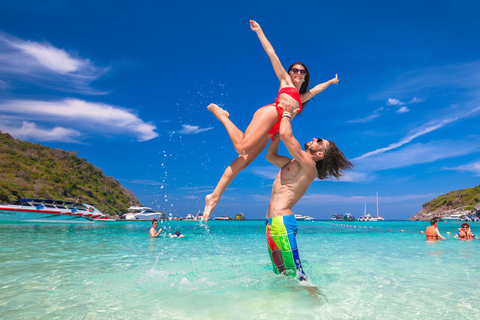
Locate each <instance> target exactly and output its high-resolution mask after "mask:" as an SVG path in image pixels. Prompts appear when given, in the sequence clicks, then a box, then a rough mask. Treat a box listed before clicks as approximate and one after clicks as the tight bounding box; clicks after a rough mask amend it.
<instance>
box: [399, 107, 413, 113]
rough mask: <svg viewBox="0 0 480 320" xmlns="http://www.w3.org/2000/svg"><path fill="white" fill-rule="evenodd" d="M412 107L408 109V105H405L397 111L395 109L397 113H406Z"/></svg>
mask: <svg viewBox="0 0 480 320" xmlns="http://www.w3.org/2000/svg"><path fill="white" fill-rule="evenodd" d="M409 111H410V109H408V108H407V107H405V106H403V107H401V108H399V109H398V110H397V111H395V112H396V113H405V112H409Z"/></svg>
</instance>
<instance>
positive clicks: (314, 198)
mask: <svg viewBox="0 0 480 320" xmlns="http://www.w3.org/2000/svg"><path fill="white" fill-rule="evenodd" d="M435 196H437V194H434V193H428V194H405V195H398V196H386V197H382V196H379V197H378V201H379V202H381V203H382V204H385V203H401V202H407V201H412V200H424V199H427V200H430V199H432V197H435ZM374 202H376V195H371V196H364V195H353V196H341V195H336V194H321V193H318V194H312V193H307V194H306V195H305V196H303V198H302V204H304V205H305V204H310V205H311V204H315V205H317V204H318V205H320V204H357V203H358V204H364V203H374Z"/></svg>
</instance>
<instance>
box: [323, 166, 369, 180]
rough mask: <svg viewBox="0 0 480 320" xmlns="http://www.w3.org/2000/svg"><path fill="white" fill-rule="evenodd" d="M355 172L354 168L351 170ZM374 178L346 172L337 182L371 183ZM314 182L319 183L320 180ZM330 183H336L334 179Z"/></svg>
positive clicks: (364, 174) (360, 173) (356, 172)
mask: <svg viewBox="0 0 480 320" xmlns="http://www.w3.org/2000/svg"><path fill="white" fill-rule="evenodd" d="M353 170H355V168H354V169H353ZM374 178H375V177H374V176H373V175H371V174H366V173H363V172H358V171H346V172H345V173H344V174H343V176H341V177H340V179H338V181H342V182H365V181H371V180H373V179H374ZM315 181H321V180H318V179H317V180H315ZM332 181H336V179H332Z"/></svg>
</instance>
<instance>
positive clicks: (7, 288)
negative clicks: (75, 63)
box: [0, 220, 480, 319]
mask: <svg viewBox="0 0 480 320" xmlns="http://www.w3.org/2000/svg"><path fill="white" fill-rule="evenodd" d="M298 225H299V233H298V236H297V242H298V245H299V250H300V257H301V260H302V264H303V267H304V269H305V272H306V274H307V275H308V276H309V277H310V280H311V283H312V285H315V286H318V288H319V289H320V291H321V292H322V295H321V296H318V297H312V296H310V295H309V293H308V291H307V290H306V289H305V288H304V287H303V286H302V285H301V284H299V283H298V282H297V281H295V280H294V279H292V278H287V277H284V276H278V275H275V274H274V273H273V272H272V267H271V264H270V259H269V256H268V253H267V248H266V241H265V223H264V221H260V220H257V221H248V220H247V221H211V222H209V223H208V224H204V223H202V222H195V221H165V222H161V224H160V226H161V227H163V228H164V229H165V231H166V234H165V233H164V234H163V235H161V236H159V238H154V239H150V238H149V237H148V230H149V227H150V224H149V223H148V222H144V223H143V222H141V223H139V222H136V223H129V222H113V223H104V224H101V223H95V224H89V225H84V224H82V225H74V224H31V223H17V224H14V223H12V224H1V225H0V242H1V243H2V246H1V248H0V257H1V259H0V262H1V268H0V279H1V283H2V290H1V291H0V305H1V309H2V319H55V318H58V319H60V318H61V319H65V318H73V319H96V318H104V319H144V318H147V317H150V318H158V319H167V318H168V319H299V318H302V319H358V318H365V319H380V318H386V319H412V318H414V319H433V318H443V319H461V318H467V319H475V318H478V317H480V293H479V292H478V286H479V284H480V280H479V279H480V271H479V269H478V265H480V256H479V254H478V252H479V250H480V241H479V240H473V241H461V240H457V239H453V235H454V234H455V233H456V231H457V228H458V227H459V226H460V223H456V222H448V223H444V222H441V223H440V224H439V228H440V232H441V233H442V235H444V236H446V237H447V240H444V241H432V242H427V241H426V240H425V235H424V234H421V233H420V231H422V230H423V231H424V230H425V228H426V226H427V225H428V223H427V222H411V221H385V222H342V221H314V222H299V223H298ZM354 226H355V227H354ZM365 227H366V228H365ZM370 227H371V228H370ZM471 227H472V230H473V232H474V233H475V231H476V232H477V233H480V224H479V223H471ZM377 228H378V229H377ZM387 229H390V230H391V231H387ZM177 230H178V231H180V232H182V233H183V234H185V235H186V237H185V238H181V239H171V238H170V237H168V235H167V234H169V233H173V232H175V231H177ZM401 230H404V232H401ZM447 232H451V233H452V234H450V235H447Z"/></svg>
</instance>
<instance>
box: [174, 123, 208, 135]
mask: <svg viewBox="0 0 480 320" xmlns="http://www.w3.org/2000/svg"><path fill="white" fill-rule="evenodd" d="M212 129H213V127H209V128H200V126H191V125H188V124H183V125H182V130H180V131H178V133H180V134H197V133H200V132H204V131H208V130H212Z"/></svg>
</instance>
